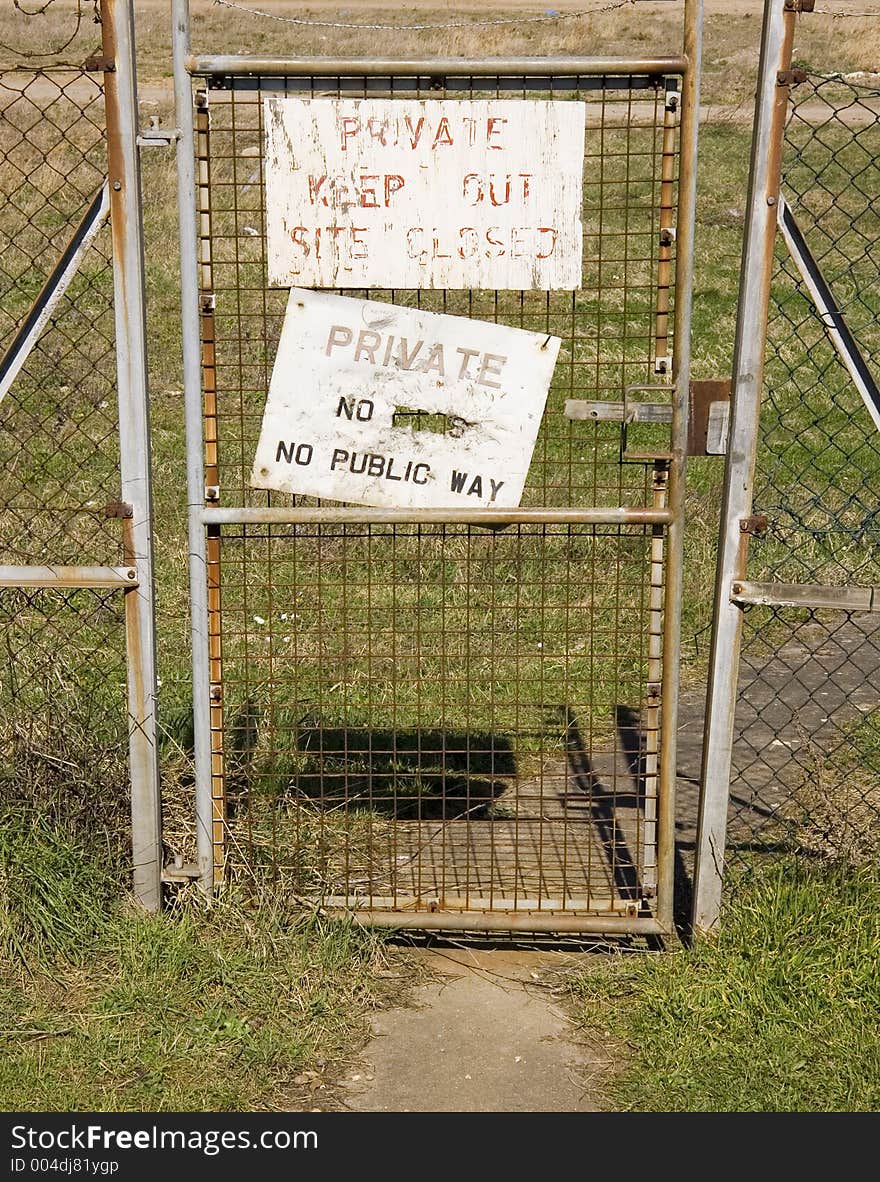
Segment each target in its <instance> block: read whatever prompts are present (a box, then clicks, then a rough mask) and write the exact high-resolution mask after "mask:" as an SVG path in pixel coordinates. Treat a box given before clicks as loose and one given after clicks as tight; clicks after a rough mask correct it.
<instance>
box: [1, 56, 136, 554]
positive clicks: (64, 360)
mask: <svg viewBox="0 0 880 1182" xmlns="http://www.w3.org/2000/svg"><path fill="white" fill-rule="evenodd" d="M105 176H106V145H105V141H104V100H103V93H102V90H101V86H100V84H99V83H98V82H97V81H96V80H95V79H94V78H93V77H92V76H90V75H89V74H87V73H85V72H84V71H82V70H61V71H56V70H53V71H51V72H47V71H43V70H38V69H29V70H18V71H13V72H2V73H0V192H2V193H3V194H4V196H5V200H4V201H3V203H2V205H0V340H2V341H3V348H4V349H5V348H6V347H8V345H9V343H10V342H11V341H12V339H13V336H14V334H15V332H16V330H17V329H18V328H19V326H20V325H21V324H22V322H23V321H24V319H25V317H26V316H27V315H28V313H29V312H30V310H31V307H32V305H33V303H34V301H35V300H36V299H37V297H38V296H39V293H40V291H41V288H42V287H43V284H44V283H45V282H46V280H47V278H48V277H49V274H50V272H51V271H52V268H53V267H54V266H55V264H56V263H57V262H58V260H59V258H60V257H61V255H62V253H63V252H64V250H65V248H66V247H67V246H68V244H69V243H70V241H71V239H72V237H73V235H74V232H75V230H76V227H77V225H78V223H79V222H80V219H81V218H82V217H83V215H84V214H85V212H86V210H87V209H88V206H89V204H90V202H91V201H92V200H93V199H94V197H95V195H96V194H97V193H98V192H99V191H100V189H101V186H102V185H103V184H104V179H105ZM118 457H119V446H118V411H117V404H116V359H115V354H114V324H113V275H112V265H111V262H110V232H109V229H108V228H107V227H106V226H105V227H104V229H102V230H101V231H100V232H99V234H98V236H97V237H96V238H95V239H94V241H93V242H92V244H91V246H89V247H88V249H87V250H86V252H85V256H84V258H83V260H82V263H81V265H80V267H79V270H78V272H77V273H76V275H75V276H74V278H73V280H72V282H71V284H70V286H69V287H68V289H67V291H66V293H65V294H64V295H63V297H62V298H61V300H60V302H59V303H58V304H57V306H56V307H55V308H54V311H53V313H52V315H51V317H50V319H49V321H48V323H47V324H46V326H45V328H44V330H43V332H42V334H41V335H40V337H39V339H38V341H37V343H36V346H35V347H34V349H33V350H32V352H31V353H30V355H29V356H28V358H27V360H26V361H25V363H24V366H23V368H22V369H21V371H20V372H19V374H18V376H17V377H16V378H15V380H14V382H13V384H12V387H11V388H10V390H9V392H8V393H7V394H6V396H5V398H4V399H3V400H2V402H0V507H2V508H0V554H2V558H0V561H2V562H5V563H10V564H16V565H24V564H26V563H36V564H39V563H44V562H47V561H52V562H56V563H70V564H80V565H85V564H90V563H93V564H115V563H118V562H119V561H121V549H120V537H121V534H120V529H119V522H118V520H108V519H107V518H106V517H105V516H104V506H105V505H106V504H108V503H109V502H110V501H112V500H115V499H116V498H117V497H118V493H119V458H118Z"/></svg>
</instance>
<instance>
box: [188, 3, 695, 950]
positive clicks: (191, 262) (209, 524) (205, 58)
mask: <svg viewBox="0 0 880 1182" xmlns="http://www.w3.org/2000/svg"><path fill="white" fill-rule="evenodd" d="M189 7H190V6H189V0H173V4H172V56H173V63H174V88H175V107H176V121H177V128H178V130H179V132H180V136H179V139H178V141H177V172H178V214H179V229H180V252H181V297H182V318H183V369H184V397H185V411H186V413H185V419H186V448H187V502H188V521H187V525H188V537H189V555H190V559H189V570H190V611H191V635H192V661H193V722H194V736H195V741H194V758H195V777H196V827H197V834H196V836H197V843H198V869H199V881H200V884H201V886H202V888H203V890H204V891H205V892H207V893H212V892H213V890H214V888H215V887H216V885H217V876H216V873H215V847H216V846H217V845H218V844H220V843H222V838H223V828H224V825H225V818H224V817H223V814H222V801H218V800H217V799H215V797H214V795H213V783H212V781H213V778H214V776H215V775H217V774H218V771H219V772H220V773H222V759H223V756H222V752H220V751H214V750H213V749H212V728H216V727H217V725H218V717H219V718H220V719H221V725H222V715H221V713H220V712H221V711H222V689H221V687H219V686H212V683H211V677H210V674H211V666H212V661H216V660H219V643H220V637H219V636H217V635H214V634H213V633H212V625H211V613H210V611H209V597H210V596H211V594H212V591H213V590H214V584H213V581H212V573H211V569H210V568H211V565H212V563H211V562H210V560H209V547H208V541H209V535H211V536H214V531H218V532H219V528H220V526H221V525H222V524H227V523H228V524H233V523H245V522H251V523H253V522H263V523H265V522H274V523H280V522H284V523H296V522H305V521H308V522H321V521H324V522H329V521H333V522H340V521H346V520H350V521H354V520H356V521H358V522H365V521H374V522H377V521H383V522H406V521H418V522H425V521H444V520H445V521H454V522H456V523H462V524H467V523H468V522H474V523H476V522H480V523H482V524H486V523H487V522H491V523H493V524H498V525H500V524H503V523H514V522H518V521H522V522H526V521H551V520H552V521H570V522H579V523H587V524H590V523H611V524H618V523H619V524H622V523H626V522H629V523H634V524H662V525H665V526H666V528H667V532H668V537H667V542H666V544H667V559H666V584H665V588H664V633H663V654H662V659H663V669H664V686H663V692H664V698H663V705H662V709H661V718H660V733H661V739H660V742H661V751H660V761H659V762H660V767H659V810H658V837H657V862H658V882H657V912H656V918H644V917H642V918H629V919H625V918H618V917H608V916H596V915H585V916H572V915H546V914H545V915H540V914H533V913H532V914H528V913H523V914H519V915H517V914H516V913H509V914H504V915H500V914H492V913H490V912H485V913H484V912H473V913H445V912H431V913H409V912H407V913H405V912H400V913H393V912H374V911H356V912H354V915H355V918H357V919H358V920H360V921H361V922H364V923H368V924H371V925H377V926H378V925H382V926H393V927H400V928H416V927H426V928H431V929H434V930H443V929H448V930H474V931H490V930H501V931H514V930H520V931H532V932H538V931H551V932H561V931H568V932H573V931H578V932H585V933H586V932H605V933H609V934H622V935H632V934H655V935H669V934H672V933H673V932H674V922H673V890H674V841H675V825H674V809H675V780H676V737H677V718H678V698H679V685H678V683H679V655H680V636H681V616H680V608H681V593H682V583H683V579H682V566H683V547H684V539H683V532H684V530H683V527H684V520H683V517H684V476H685V465H686V455H687V439H688V417H689V407H690V358H691V343H690V335H691V313H692V303H693V262H694V227H695V221H696V216H695V215H696V155H697V137H698V129H699V101H700V77H701V67H702V29H703V0H685V8H684V42H683V53H682V54H681V55H680V56H678V57H661V58H651V59H646V58H625V57H619V58H597V57H584V58H577V57H569V58H507V59H505V58H489V59H482V60H471V59H465V58H453V59H443V58H435V59H425V60H413V59H404V60H389V59H369V58H356V59H346V60H340V59H335V58H319V57H315V58H298V59H283V58H268V59H267V58H259V57H248V56H241V55H200V56H193V55H192V54H191V46H190V11H189ZM664 72H665V73H667V74H674V75H679V76H680V77H681V79H682V102H681V110H682V118H681V128H680V140H679V178H678V184H679V189H678V219H677V231H676V244H677V249H676V288H675V290H676V299H675V319H674V337H673V357H672V362H673V364H672V384H671V387H670V389H671V391H672V429H671V460H670V462H669V499H668V502H667V507H666V508H664V509H624V508H619V507H612V508H608V509H601V508H587V509H573V508H570V509H562V510H556V511H554V510H549V509H517V510H491V509H488V510H476V511H471V512H469V513H468V512H462V511H456V510H434V511H425V510H422V511H413V510H397V511H395V510H375V509H372V510H371V509H365V508H357V509H344V508H299V509H284V508H275V509H271V508H270V509H246V508H234V507H230V508H219V507H216V505H215V506H214V507H212V506H211V499H212V498H211V496H210V492H211V491H212V490H209V489H207V488H206V486H205V431H204V420H203V415H204V404H203V400H204V398H205V394H206V391H205V390H204V389H203V372H202V366H203V357H204V359H205V360H206V361H207V362H208V364H210V365H213V341H212V340H207V339H206V340H205V342H204V344H203V341H202V332H201V318H202V316H203V315H205V316H211V314H212V312H213V308H212V307H206V306H202V293H201V290H200V272H201V268H202V266H203V265H204V263H203V260H202V259H200V255H199V237H200V233H201V231H202V229H203V228H202V227H201V226H200V225H199V224H198V218H199V214H198V208H199V206H198V203H197V201H196V196H197V192H198V188H199V186H200V185H202V184H204V183H206V181H205V178H203V177H202V176H201V174H199V175H198V176H197V174H196V161H195V146H196V145H195V134H196V132H195V126H194V95H193V90H192V78H193V77H194V76H200V77H205V76H207V77H210V76H211V75H219V74H224V75H245V76H248V75H250V76H253V75H259V76H272V75H274V76H282V77H283V76H294V75H304V74H307V75H315V74H319V75H330V76H339V75H340V74H341V75H346V74H348V75H351V74H354V75H357V76H358V77H361V76H371V75H384V76H388V75H389V74H390V75H399V76H414V75H416V76H418V75H421V76H433V75H441V74H442V75H447V76H449V75H467V76H473V77H480V76H483V77H495V78H497V77H499V76H505V75H511V74H513V75H519V76H522V75H527V76H529V77H536V76H540V77H548V78H549V77H552V76H556V75H567V76H571V75H584V76H602V75H621V74H623V75H639V74H647V73H664ZM207 266H208V268H209V267H210V264H209V263H208V264H207ZM209 299H210V297H205V302H206V303H207V301H208V300H209ZM203 349H204V354H203ZM208 354H210V357H209V356H208ZM210 393H212V394H213V391H210ZM218 763H219V767H218ZM218 839H219V840H218Z"/></svg>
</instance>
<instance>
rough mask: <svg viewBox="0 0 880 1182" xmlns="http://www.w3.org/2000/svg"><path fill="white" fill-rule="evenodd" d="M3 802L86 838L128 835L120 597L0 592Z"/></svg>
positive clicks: (75, 592)
mask: <svg viewBox="0 0 880 1182" xmlns="http://www.w3.org/2000/svg"><path fill="white" fill-rule="evenodd" d="M0 637H2V647H0V702H2V709H0V719H2V721H0V805H2V807H3V810H4V812H5V811H6V810H13V811H16V812H19V811H20V812H24V813H26V814H27V815H31V816H34V815H39V816H40V817H42V818H44V819H46V820H51V821H56V822H59V823H61V824H62V825H64V826H67V827H69V828H70V829H71V831H72V832H75V833H76V834H78V835H80V836H85V835H88V836H89V838H90V839H95V840H97V839H98V838H99V837H100V839H101V840H102V841H103V840H106V838H105V836H104V830H105V828H106V829H107V830H109V831H110V832H111V833H112V834H113V845H114V846H116V842H117V835H118V834H119V833H120V832H125V830H126V827H127V822H128V813H129V803H128V790H127V780H128V775H127V758H126V756H127V737H128V736H127V719H126V710H125V688H126V687H125V639H124V638H125V629H124V608H123V601H122V597H121V596H120V595H119V594H118V592H113V591H94V590H85V589H79V590H60V589H47V588H30V589H25V588H10V587H3V588H0Z"/></svg>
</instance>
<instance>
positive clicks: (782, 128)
mask: <svg viewBox="0 0 880 1182" xmlns="http://www.w3.org/2000/svg"><path fill="white" fill-rule="evenodd" d="M796 19H800V18H799V17H797V14H796V6H795V5H787V4H786V5H785V6H783V4H782V3H778V4H777V3H774V0H769V2H768V4H767V6H766V13H765V31H764V49H763V53H762V64H761V85H760V93H761V95H762V99H761V100H760V101H759V114H758V120H757V124H756V137H755V144H756V149H755V156H754V159H753V166H752V177H753V182H752V183H753V189H754V191H753V201H754V202H755V203H756V205H757V206H758V207H760V209H759V211H758V213H757V218H758V219H761V218H762V217H765V216H767V215H766V212H764V211H768V210H769V211H771V219H770V224H769V226H768V227H767V228H765V229H759V230H758V231H757V232H754V231H753V232H752V233H751V235H747V251H746V265H745V267H744V275H745V276H746V281H747V282H748V281H749V276H750V275H751V276H761V277H762V281H763V282H764V283H765V284H766V294H765V297H764V299H762V298H761V297H760V296H759V295H758V296H757V297H756V294H755V291H754V290H753V291H752V293H751V300H749V296H748V295H747V294H744V295H743V296H742V301H743V303H742V308H741V314H740V322H741V326H743V325H745V326H746V327H745V328H744V329H742V327H741V333H740V336H741V342H740V365H739V371H738V372H739V374H740V375H744V374H745V373H746V372H748V373H749V374H751V375H757V380H756V384H755V385H754V388H752V385H751V383H752V381H753V378H752V377H748V378H745V377H743V376H741V377H740V379H739V385H740V389H741V399H740V400H741V404H742V405H741V406H740V407H738V406H737V398H736V393H735V397H734V412H733V413H734V421H733V426H732V441H733V442H732V446H731V472H730V474H729V481H728V498H730V497H735V496H736V495H737V493H736V490H741V491H742V492H744V493H745V494H746V496H747V498H748V499H747V500H746V501H740V502H739V503H738V504H735V505H734V504H732V503H731V501H730V499H728V503H727V506H726V511H727V514H728V525H727V528H728V530H729V534H733V533H734V531H740V539H738V542H739V544H738V545H737V544H736V543H735V542H734V541H733V540H731V539H730V538H729V541H728V544H727V547H726V550H725V552H723V553H722V557H721V565H720V574H719V583H718V592H717V594H718V599H717V601H716V612H717V613H718V618H719V620H720V623H719V624H716V639H715V652H714V669H713V680H712V685H711V693H710V700H709V712H708V728H707V733H706V756H705V759H706V763H705V772H704V774H705V784H704V791H705V801H704V806H703V817H702V825H701V841H700V859H699V861H698V865H697V875H696V908H695V919H696V926H697V927H698V928H702V929H706V928H709V927H711V926H713V925H714V923H715V922H716V921H717V918H718V908H719V902H720V896H721V885H722V874H723V867H724V862H725V854H726V858H727V861H728V863H729V864H730V865H731V867H732V868H733V869H734V870H736V871H739V872H742V871H744V870H750V869H753V868H754V867H755V866H756V865H759V864H760V862H761V861H762V860H766V859H767V858H772V857H778V856H779V855H781V854H791V853H793V852H796V853H799V854H807V855H809V856H813V857H820V858H825V859H829V860H832V861H838V862H840V861H843V862H849V863H853V862H855V863H857V862H859V861H864V860H867V859H870V858H873V857H875V856H876V852H877V848H878V837H877V834H878V824H877V822H878V819H880V797H878V788H877V785H878V779H880V757H878V751H880V738H878V736H880V729H878V726H880V723H878V719H880V714H878V710H880V697H878V692H877V686H878V679H880V631H878V628H880V617H878V614H877V612H878V609H880V595H878V591H877V586H878V583H880V565H878V553H880V550H878V542H880V534H878V517H877V489H878V482H880V434H878V429H880V389H878V369H877V359H878V355H880V354H878V350H880V340H878V323H880V321H878V302H877V291H878V275H880V255H878V242H880V236H878V223H877V215H876V208H875V205H876V193H877V191H878V181H880V173H878V159H880V89H878V87H877V85H876V82H875V80H873V79H868V78H864V77H848V76H845V75H840V74H822V73H819V72H818V71H814V70H812V69H811V70H809V71H807V70H797V69H795V70H793V69H792V68H791V42H792V35H793V29H794V24H795V21H796ZM803 19H809V15H808V14H807V15H805V16H804V18H803ZM774 106H775V107H776V114H775V116H772V115H771V111H772V108H773V107H774ZM762 110H763V118H762V114H761V112H762ZM777 207H778V209H779V217H778V229H777V222H776V218H775V210H776V208H777ZM753 208H754V207H753ZM774 248H775V249H774ZM771 277H772V285H771ZM768 304H769V321H768ZM765 326H766V329H767V332H766V346H765V335H764V328H765ZM750 341H751V342H752V343H753V347H754V349H755V350H756V351H757V353H758V357H757V365H755V364H754V363H753V360H754V359H753V358H745V359H744V352H743V350H748V349H749V348H750V345H749V342H750ZM765 358H766V366H765V368H764V380H763V386H762V385H761V382H760V375H761V370H762V366H764V363H765ZM747 387H748V388H747ZM750 464H754V469H752V468H751V467H750ZM731 489H733V490H734V491H733V492H731V491H730V490H731ZM752 498H753V500H752ZM740 514H742V515H743V516H740ZM740 616H741V617H742V620H741V623H740V620H739V617H740ZM730 626H732V627H733V629H734V632H735V633H738V630H739V628H740V627H741V629H742V649H741V654H740V657H739V660H737V644H736V640H737V639H738V635H737V636H735V635H734V634H732V633H730V632H729V631H728V632H726V633H725V628H729V627H730ZM732 641H733V643H732ZM728 728H729V729H728ZM728 783H729V787H728Z"/></svg>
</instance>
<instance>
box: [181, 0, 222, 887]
mask: <svg viewBox="0 0 880 1182" xmlns="http://www.w3.org/2000/svg"><path fill="white" fill-rule="evenodd" d="M171 38H172V56H173V61H174V102H175V111H176V122H177V129H178V131H179V132H180V135H179V137H178V140H177V208H178V223H179V233H180V299H181V315H182V319H183V390H184V402H185V419H186V502H187V536H188V541H189V594H190V638H191V644H192V695H193V742H194V758H195V778H196V841H197V845H198V865H199V881H200V883H201V885H202V888H203V890H205V891H207V892H210V891H213V889H214V823H215V819H216V818H215V816H214V802H213V799H212V791H211V785H212V776H211V773H212V767H211V696H210V649H209V632H208V561H207V543H206V538H205V527H204V525H203V524H202V511H203V509H204V507H205V459H204V436H203V423H202V357H201V323H200V318H199V253H198V235H197V229H196V201H195V196H196V174H195V138H194V137H195V129H194V120H193V94H192V82H191V80H190V76H189V73H188V72H187V69H186V64H185V63H186V57H187V55H188V53H189V41H190V32H189V0H173V4H172V29H171ZM221 820H222V818H221Z"/></svg>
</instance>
